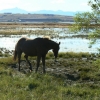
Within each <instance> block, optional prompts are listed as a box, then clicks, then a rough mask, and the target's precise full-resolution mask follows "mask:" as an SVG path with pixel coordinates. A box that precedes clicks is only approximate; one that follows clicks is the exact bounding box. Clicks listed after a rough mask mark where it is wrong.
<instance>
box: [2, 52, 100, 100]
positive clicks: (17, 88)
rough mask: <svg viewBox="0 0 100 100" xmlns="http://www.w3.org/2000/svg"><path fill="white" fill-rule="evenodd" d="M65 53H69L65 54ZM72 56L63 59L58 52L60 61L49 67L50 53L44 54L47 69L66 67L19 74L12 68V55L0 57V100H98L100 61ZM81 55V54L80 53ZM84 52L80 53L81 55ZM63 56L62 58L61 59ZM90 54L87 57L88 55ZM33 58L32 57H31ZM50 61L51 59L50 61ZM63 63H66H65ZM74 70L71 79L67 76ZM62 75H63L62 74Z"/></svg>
mask: <svg viewBox="0 0 100 100" xmlns="http://www.w3.org/2000/svg"><path fill="white" fill-rule="evenodd" d="M67 54H68V53H67ZM73 55H74V56H68V57H69V58H68V57H67V58H65V57H64V56H65V53H64V54H63V53H61V54H60V55H59V63H60V66H59V65H58V64H59V63H57V64H55V65H53V66H51V65H49V64H50V63H52V60H51V59H50V57H51V58H52V54H48V55H47V58H48V59H47V60H46V65H47V66H48V68H52V67H55V68H59V67H60V68H61V69H63V68H65V70H66V71H65V72H64V73H65V74H63V72H60V73H57V72H54V73H51V72H47V73H46V74H42V73H40V72H38V73H34V72H32V73H26V74H24V73H22V72H18V71H17V70H15V69H13V68H11V66H10V65H11V64H15V63H17V62H14V61H13V60H12V57H6V58H0V91H2V92H0V99H1V100H47V99H48V100H84V99H85V100H99V98H100V89H99V88H100V85H99V84H100V60H99V59H97V60H95V61H94V60H92V61H90V60H87V61H83V60H76V61H74V58H73V57H75V55H76V57H78V54H77V53H76V54H74V53H73ZM80 55H81V56H80ZM83 55H85V57H87V54H79V57H82V56H83ZM63 57H64V58H63ZM88 57H89V56H88ZM30 59H32V58H30ZM50 61H51V62H50ZM65 65H66V66H65ZM74 73H77V74H78V75H79V78H78V79H77V80H72V79H71V78H68V76H66V75H67V74H68V75H73V74H74ZM63 75H65V76H64V77H63Z"/></svg>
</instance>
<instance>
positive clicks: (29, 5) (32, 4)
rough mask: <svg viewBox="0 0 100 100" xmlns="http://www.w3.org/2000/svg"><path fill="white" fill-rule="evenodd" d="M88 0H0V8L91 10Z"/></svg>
mask: <svg viewBox="0 0 100 100" xmlns="http://www.w3.org/2000/svg"><path fill="white" fill-rule="evenodd" d="M88 1H89V0H0V10H4V9H11V8H15V7H18V8H20V9H23V10H26V11H39V10H53V11H57V10H62V11H74V12H75V11H91V7H89V6H88Z"/></svg>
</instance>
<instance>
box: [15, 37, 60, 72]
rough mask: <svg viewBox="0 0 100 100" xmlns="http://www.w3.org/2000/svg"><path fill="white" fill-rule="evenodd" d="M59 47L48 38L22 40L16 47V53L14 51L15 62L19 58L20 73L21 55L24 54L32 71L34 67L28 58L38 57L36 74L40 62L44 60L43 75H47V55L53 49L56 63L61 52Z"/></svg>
mask: <svg viewBox="0 0 100 100" xmlns="http://www.w3.org/2000/svg"><path fill="white" fill-rule="evenodd" d="M59 45H60V43H56V42H54V41H52V40H49V39H47V38H35V39H27V38H21V39H20V40H19V41H18V42H17V44H16V46H15V51H14V60H16V58H17V57H18V63H19V68H18V70H19V71H20V59H21V54H22V53H23V52H24V54H25V56H24V57H25V58H26V61H27V62H28V64H29V66H30V68H29V69H30V70H31V71H32V66H31V63H30V62H29V60H28V56H37V67H36V72H37V70H38V67H39V63H40V60H41V58H42V64H43V73H45V57H46V54H47V53H48V51H49V50H50V49H52V50H53V53H54V56H55V61H56V58H57V56H58V51H59Z"/></svg>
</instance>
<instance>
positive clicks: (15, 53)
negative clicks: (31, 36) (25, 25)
mask: <svg viewBox="0 0 100 100" xmlns="http://www.w3.org/2000/svg"><path fill="white" fill-rule="evenodd" d="M17 56H18V53H17V44H16V46H15V50H14V57H13V60H16V59H17Z"/></svg>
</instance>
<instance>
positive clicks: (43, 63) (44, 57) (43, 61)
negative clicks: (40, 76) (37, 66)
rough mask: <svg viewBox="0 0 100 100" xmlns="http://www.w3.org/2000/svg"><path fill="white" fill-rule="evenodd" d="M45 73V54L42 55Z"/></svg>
mask: <svg viewBox="0 0 100 100" xmlns="http://www.w3.org/2000/svg"><path fill="white" fill-rule="evenodd" d="M42 64H43V73H45V72H46V71H45V56H42Z"/></svg>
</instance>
